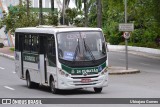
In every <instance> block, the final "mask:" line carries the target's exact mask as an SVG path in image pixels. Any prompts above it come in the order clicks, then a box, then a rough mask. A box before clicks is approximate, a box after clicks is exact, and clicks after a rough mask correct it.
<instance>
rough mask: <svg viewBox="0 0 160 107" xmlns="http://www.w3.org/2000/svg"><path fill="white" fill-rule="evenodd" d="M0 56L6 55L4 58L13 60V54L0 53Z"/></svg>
mask: <svg viewBox="0 0 160 107" xmlns="http://www.w3.org/2000/svg"><path fill="white" fill-rule="evenodd" d="M0 56H3V57H6V58H8V59H11V60H14V56H11V55H7V54H4V53H0Z"/></svg>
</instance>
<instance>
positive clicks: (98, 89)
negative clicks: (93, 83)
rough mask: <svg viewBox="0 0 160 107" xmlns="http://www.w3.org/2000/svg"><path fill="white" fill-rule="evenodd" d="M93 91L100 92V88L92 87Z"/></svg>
mask: <svg viewBox="0 0 160 107" xmlns="http://www.w3.org/2000/svg"><path fill="white" fill-rule="evenodd" d="M94 91H95V93H101V91H102V88H94Z"/></svg>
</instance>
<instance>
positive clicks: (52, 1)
mask: <svg viewBox="0 0 160 107" xmlns="http://www.w3.org/2000/svg"><path fill="white" fill-rule="evenodd" d="M51 11H52V14H53V13H54V0H51Z"/></svg>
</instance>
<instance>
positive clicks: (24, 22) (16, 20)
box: [3, 4, 39, 32]
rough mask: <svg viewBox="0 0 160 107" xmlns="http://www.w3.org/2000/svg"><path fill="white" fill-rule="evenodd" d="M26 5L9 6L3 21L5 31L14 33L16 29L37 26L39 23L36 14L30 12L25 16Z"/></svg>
mask: <svg viewBox="0 0 160 107" xmlns="http://www.w3.org/2000/svg"><path fill="white" fill-rule="evenodd" d="M26 11H27V10H26V4H24V5H18V6H10V8H9V13H8V14H7V15H6V16H5V18H4V19H3V24H4V25H6V30H7V31H11V32H14V31H15V29H16V28H20V27H30V26H37V25H38V23H39V19H38V13H32V12H30V13H29V15H28V16H27V13H26Z"/></svg>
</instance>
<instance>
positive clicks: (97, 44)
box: [57, 31, 106, 61]
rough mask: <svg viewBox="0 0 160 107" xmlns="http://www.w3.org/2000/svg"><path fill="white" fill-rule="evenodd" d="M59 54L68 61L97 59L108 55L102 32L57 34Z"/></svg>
mask: <svg viewBox="0 0 160 107" xmlns="http://www.w3.org/2000/svg"><path fill="white" fill-rule="evenodd" d="M57 40H58V56H59V58H60V59H63V60H67V61H95V60H98V59H101V58H104V57H105V56H106V48H105V40H104V37H103V35H102V32H99V31H84V32H65V33H58V34H57Z"/></svg>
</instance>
